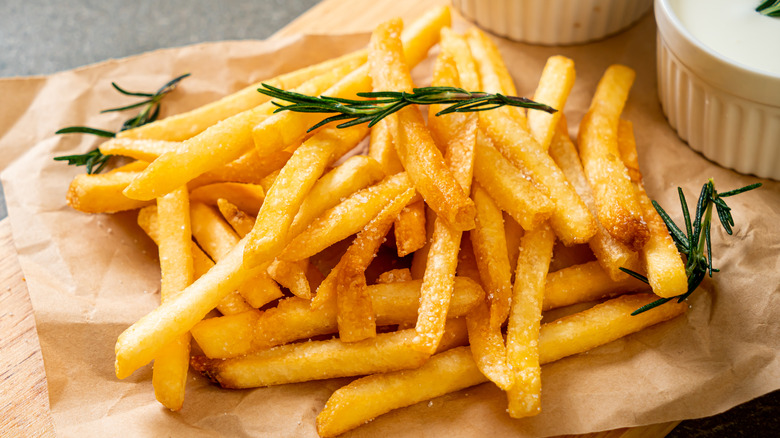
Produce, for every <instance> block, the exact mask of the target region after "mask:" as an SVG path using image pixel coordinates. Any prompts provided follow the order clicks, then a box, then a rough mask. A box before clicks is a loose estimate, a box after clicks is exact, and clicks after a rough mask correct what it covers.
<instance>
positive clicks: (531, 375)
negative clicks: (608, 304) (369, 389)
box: [506, 225, 555, 418]
mask: <svg viewBox="0 0 780 438" xmlns="http://www.w3.org/2000/svg"><path fill="white" fill-rule="evenodd" d="M554 243H555V234H553V232H552V229H551V228H550V226H548V225H543V226H541V227H539V228H537V229H535V230H529V231H527V232H526V233H525V235H524V236H523V239H522V242H521V244H520V255H519V256H518V259H517V270H516V271H515V285H514V290H513V292H512V309H511V313H510V315H509V325H508V327H507V332H506V354H507V362H509V365H510V367H511V369H512V371H513V373H514V377H515V382H514V385H513V386H512V387H511V388H510V389H509V390H508V391H507V398H508V399H509V416H510V417H512V418H522V417H527V416H531V415H536V414H538V413H539V412H540V411H541V409H542V404H541V393H542V380H541V374H542V370H541V368H540V366H541V365H540V363H539V342H538V341H539V323H540V321H541V320H542V301H543V300H544V294H545V278H546V277H547V269H548V268H549V267H550V260H551V259H552V252H553V244H554Z"/></svg>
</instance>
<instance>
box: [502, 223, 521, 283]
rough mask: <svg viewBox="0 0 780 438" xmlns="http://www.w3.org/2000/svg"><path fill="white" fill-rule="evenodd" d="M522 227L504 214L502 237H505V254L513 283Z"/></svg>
mask: <svg viewBox="0 0 780 438" xmlns="http://www.w3.org/2000/svg"><path fill="white" fill-rule="evenodd" d="M524 233H525V231H523V227H521V226H520V224H518V223H517V221H516V220H514V218H513V217H512V216H510V215H509V213H507V212H504V235H505V236H506V252H507V256H508V258H509V268H510V272H511V273H512V281H514V276H515V268H517V254H518V253H519V252H520V240H521V239H522V238H523V234H524Z"/></svg>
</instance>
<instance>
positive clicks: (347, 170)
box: [290, 155, 385, 236]
mask: <svg viewBox="0 0 780 438" xmlns="http://www.w3.org/2000/svg"><path fill="white" fill-rule="evenodd" d="M380 167H381V166H380V165H379V163H377V162H376V161H375V160H373V159H372V158H369V157H366V156H363V155H355V156H353V157H350V158H349V159H347V160H346V161H345V162H344V163H342V164H341V165H340V166H338V167H336V168H335V169H333V170H331V171H330V172H328V173H326V174H325V175H323V176H322V177H321V178H320V179H318V180H317V182H316V183H314V186H312V188H311V190H310V191H309V194H308V195H306V198H305V199H304V200H303V203H302V204H301V208H300V209H299V210H298V213H297V214H296V215H295V219H293V223H292V225H291V226H290V234H291V235H293V236H297V235H298V234H300V233H301V232H302V231H303V230H305V229H306V228H307V227H308V226H309V225H310V224H311V223H312V221H313V220H314V219H316V218H317V217H319V216H320V215H321V214H322V213H324V212H325V211H326V210H328V209H329V208H332V207H335V206H336V205H338V203H339V202H341V200H342V199H344V198H346V197H348V196H349V195H351V194H353V193H355V192H357V191H358V190H361V189H364V188H366V187H368V186H370V185H372V184H374V183H377V182H379V181H380V180H381V179H382V178H384V176H385V173H384V172H382V170H381V168H380Z"/></svg>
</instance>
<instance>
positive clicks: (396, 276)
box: [376, 268, 412, 284]
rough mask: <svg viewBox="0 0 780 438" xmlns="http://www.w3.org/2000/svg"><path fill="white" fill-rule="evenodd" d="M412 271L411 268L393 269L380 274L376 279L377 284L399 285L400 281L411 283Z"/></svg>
mask: <svg viewBox="0 0 780 438" xmlns="http://www.w3.org/2000/svg"><path fill="white" fill-rule="evenodd" d="M411 280H412V271H410V270H409V268H401V269H391V270H389V271H385V272H383V273H381V274H379V277H377V278H376V282H377V284H384V283H398V282H400V281H411Z"/></svg>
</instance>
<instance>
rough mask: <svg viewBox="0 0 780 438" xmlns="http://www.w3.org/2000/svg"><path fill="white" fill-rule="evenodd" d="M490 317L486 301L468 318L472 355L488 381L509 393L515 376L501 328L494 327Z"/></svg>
mask: <svg viewBox="0 0 780 438" xmlns="http://www.w3.org/2000/svg"><path fill="white" fill-rule="evenodd" d="M490 316H491V315H490V308H489V307H488V305H487V303H486V302H484V301H483V302H481V303H479V304H478V305H477V306H476V307H475V308H474V309H473V310H472V311H471V312H470V313H469V314H468V315H467V316H466V325H467V326H468V332H469V344H470V345H471V355H472V356H473V357H474V362H476V364H477V368H479V371H480V372H482V374H484V375H485V377H487V378H488V380H490V381H491V382H493V383H495V384H496V386H498V387H499V388H501V389H503V390H504V391H509V390H510V389H512V386H513V385H514V383H515V376H514V374H513V373H512V369H511V368H510V367H509V363H508V362H507V355H506V346H505V345H504V337H503V336H502V335H501V327H498V328H497V329H496V328H495V327H494V326H492V325H491V320H490Z"/></svg>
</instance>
